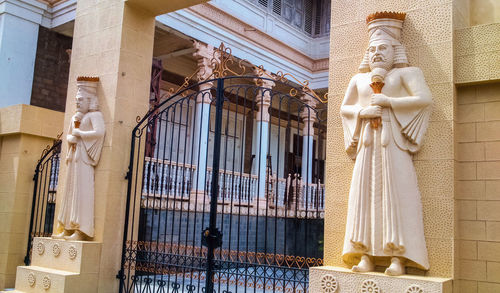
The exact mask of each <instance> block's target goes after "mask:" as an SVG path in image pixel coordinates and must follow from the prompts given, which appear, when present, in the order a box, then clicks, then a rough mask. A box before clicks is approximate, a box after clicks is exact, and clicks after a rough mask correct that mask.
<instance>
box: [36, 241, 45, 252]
mask: <svg viewBox="0 0 500 293" xmlns="http://www.w3.org/2000/svg"><path fill="white" fill-rule="evenodd" d="M36 252H37V253H38V255H42V254H43V253H44V252H45V243H43V242H41V241H40V242H38V243H37V244H36Z"/></svg>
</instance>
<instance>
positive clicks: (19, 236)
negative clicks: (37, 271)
mask: <svg viewBox="0 0 500 293" xmlns="http://www.w3.org/2000/svg"><path fill="white" fill-rule="evenodd" d="M63 120H64V113H61V112H56V111H53V110H48V109H44V108H40V107H35V106H30V105H22V104H19V105H13V106H9V107H4V108H0V126H1V127H0V219H1V220H0V221H1V223H2V224H0V239H1V241H0V264H1V265H0V291H1V290H2V289H4V288H12V287H14V282H15V274H16V267H17V266H19V265H22V264H23V259H24V256H25V255H26V247H27V242H28V235H29V231H28V230H29V225H30V214H31V203H32V198H33V175H34V173H35V167H36V164H37V161H38V160H39V159H40V156H41V154H42V151H43V149H44V148H45V147H46V146H47V145H52V142H53V141H54V139H55V138H56V137H57V135H58V134H59V133H61V132H62V125H63Z"/></svg>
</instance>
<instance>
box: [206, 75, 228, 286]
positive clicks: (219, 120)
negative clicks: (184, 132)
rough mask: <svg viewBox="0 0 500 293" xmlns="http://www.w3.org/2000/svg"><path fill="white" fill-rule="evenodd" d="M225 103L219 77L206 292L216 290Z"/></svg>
mask: <svg viewBox="0 0 500 293" xmlns="http://www.w3.org/2000/svg"><path fill="white" fill-rule="evenodd" d="M223 105H224V80H223V79H221V78H219V79H218V80H217V92H216V108H215V135H214V157H213V167H212V186H211V199H210V219H209V221H210V222H209V223H210V224H209V233H210V235H209V237H208V238H209V239H208V241H207V242H208V253H207V278H206V285H205V288H206V290H205V292H210V293H212V292H213V290H214V283H213V274H214V268H213V267H214V263H213V262H214V249H215V241H213V239H214V237H216V236H215V235H216V224H217V218H216V217H217V196H218V192H219V188H218V186H219V163H220V162H219V160H220V146H221V128H222V106H223Z"/></svg>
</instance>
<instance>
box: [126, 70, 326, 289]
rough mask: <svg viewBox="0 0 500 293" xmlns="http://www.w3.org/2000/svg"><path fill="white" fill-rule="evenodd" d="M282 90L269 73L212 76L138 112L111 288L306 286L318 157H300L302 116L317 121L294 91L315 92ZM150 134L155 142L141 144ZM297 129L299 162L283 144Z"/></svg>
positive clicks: (316, 228) (315, 253) (319, 213)
mask: <svg viewBox="0 0 500 293" xmlns="http://www.w3.org/2000/svg"><path fill="white" fill-rule="evenodd" d="M265 80H269V81H270V82H273V83H275V84H276V85H275V86H274V87H272V88H271V87H265V86H264V85H265V84H266V83H263V82H262V81H265ZM290 87H291V86H290V84H288V83H285V82H283V81H282V80H280V79H279V78H277V79H271V78H267V77H264V76H234V77H219V78H215V79H210V80H206V81H203V82H200V83H198V84H196V85H192V86H189V87H187V88H185V89H183V90H182V91H179V92H178V93H177V94H174V95H173V96H171V97H169V98H168V99H166V100H165V101H163V102H162V103H160V104H159V105H158V106H157V107H156V108H154V109H151V110H150V111H149V112H148V114H147V115H146V116H145V117H143V118H142V119H140V120H138V124H137V126H136V127H135V128H134V130H133V133H132V141H131V154H130V166H129V172H128V175H127V178H128V192H127V207H126V218H125V226H124V238H123V252H122V266H121V270H120V272H119V273H118V276H117V277H118V278H119V279H120V292H126V293H129V292H179V293H180V292H207V293H208V292H220V293H223V292H226V293H236V292H307V287H308V268H309V267H311V266H319V265H322V251H321V242H322V241H321V240H322V237H323V235H322V233H323V221H322V218H323V213H324V206H323V203H324V188H323V185H322V184H321V182H320V179H319V176H316V175H314V174H318V173H320V172H319V171H318V170H319V164H317V163H314V160H312V159H311V160H307V159H305V160H304V159H303V157H304V156H308V155H311V154H313V153H314V152H312V151H311V150H310V148H312V147H313V145H314V144H313V142H312V140H313V137H314V136H311V134H310V133H308V132H309V131H311V129H312V126H311V127H310V128H308V127H304V124H305V121H315V122H314V123H315V124H314V129H316V131H317V132H324V131H326V128H325V127H323V126H322V125H321V122H322V121H323V120H322V119H323V118H322V117H323V115H321V113H319V110H317V109H315V108H313V107H311V106H310V105H308V104H307V103H306V102H304V101H305V99H304V98H300V97H299V96H308V95H309V96H308V97H307V98H311V99H312V98H315V97H314V96H312V95H310V94H309V93H308V92H305V91H303V89H302V88H300V87H297V88H293V91H289V90H288V89H289V88H290ZM285 88H286V89H287V90H284V89H285ZM263 96H265V97H267V98H268V99H267V101H265V99H263V98H262V97H263ZM264 103H268V108H263V107H262V106H263V105H264ZM262 109H265V110H266V111H267V112H268V113H266V112H265V111H263V110H262ZM266 114H269V117H268V119H267V120H266V119H264V118H263V117H264V116H266ZM311 117H314V118H315V119H316V120H314V119H312V120H311V119H309V118H311ZM247 119H253V127H252V128H253V130H252V133H251V135H250V134H249V133H246V131H250V130H248V129H247V128H246V127H245V126H246V125H248V124H249V123H247V122H248V121H247ZM308 119H309V120H308ZM323 122H324V121H323ZM151 123H154V124H155V127H150V124H151ZM311 123H313V122H311ZM250 124H252V123H250ZM311 125H312V124H311ZM151 129H154V131H155V133H148V130H149V131H151ZM294 134H296V135H294ZM320 134H321V133H320ZM150 135H153V136H154V137H155V145H154V150H153V151H146V149H147V148H148V143H147V141H146V140H147V139H146V137H148V136H150ZM316 135H318V133H316ZM308 136H310V137H311V139H310V143H309V141H307V143H304V142H303V141H304V140H306V139H308V138H305V137H308ZM298 137H303V138H302V142H303V147H302V161H300V160H296V159H290V157H291V156H290V153H285V150H290V149H293V146H291V145H295V144H298V143H299V141H298ZM294 138H297V139H296V140H297V141H294ZM246 139H251V143H250V142H248V143H247V141H245V140H246ZM287 144H288V145H287ZM248 153H251V154H252V155H253V156H254V159H253V160H245V157H250V156H247V155H246V154H248ZM301 163H304V164H305V165H304V164H303V165H300V164H301ZM313 167H314V168H316V169H318V170H316V171H315V172H312V169H313ZM304 170H305V172H304ZM310 171H311V172H310ZM298 173H301V174H302V175H303V176H302V177H301V176H300V175H298ZM304 174H311V175H306V176H305V177H307V178H304Z"/></svg>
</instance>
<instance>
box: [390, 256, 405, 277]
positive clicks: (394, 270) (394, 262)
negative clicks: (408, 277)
mask: <svg viewBox="0 0 500 293" xmlns="http://www.w3.org/2000/svg"><path fill="white" fill-rule="evenodd" d="M404 273H405V266H404V265H403V262H402V261H401V259H400V258H399V257H393V258H392V259H391V265H390V266H389V267H388V268H387V269H386V270H385V274H386V275H389V276H401V275H404Z"/></svg>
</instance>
